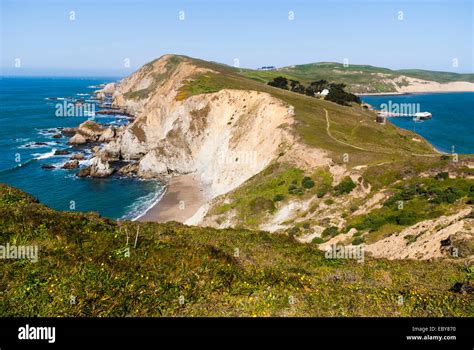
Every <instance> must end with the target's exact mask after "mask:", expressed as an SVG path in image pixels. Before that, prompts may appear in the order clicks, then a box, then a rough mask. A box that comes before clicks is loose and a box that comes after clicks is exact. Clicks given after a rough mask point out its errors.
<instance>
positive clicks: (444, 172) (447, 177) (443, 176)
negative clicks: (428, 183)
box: [434, 171, 449, 180]
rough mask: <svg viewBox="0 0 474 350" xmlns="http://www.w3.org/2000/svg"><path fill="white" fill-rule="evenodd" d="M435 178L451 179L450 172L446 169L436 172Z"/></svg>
mask: <svg viewBox="0 0 474 350" xmlns="http://www.w3.org/2000/svg"><path fill="white" fill-rule="evenodd" d="M434 178H435V179H436V180H447V179H449V173H447V172H446V171H442V172H440V173H438V174H436V175H435V177H434Z"/></svg>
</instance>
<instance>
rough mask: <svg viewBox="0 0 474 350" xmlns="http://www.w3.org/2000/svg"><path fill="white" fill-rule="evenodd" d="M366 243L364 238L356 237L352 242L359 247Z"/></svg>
mask: <svg viewBox="0 0 474 350" xmlns="http://www.w3.org/2000/svg"><path fill="white" fill-rule="evenodd" d="M364 242H365V240H364V237H356V238H354V240H353V241H352V245H359V244H362V243H364Z"/></svg>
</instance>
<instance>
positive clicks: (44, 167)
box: [41, 164, 56, 169]
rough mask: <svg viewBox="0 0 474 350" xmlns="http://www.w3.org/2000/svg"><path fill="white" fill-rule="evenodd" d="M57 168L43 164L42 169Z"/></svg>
mask: <svg viewBox="0 0 474 350" xmlns="http://www.w3.org/2000/svg"><path fill="white" fill-rule="evenodd" d="M55 168H56V167H55V166H54V165H51V164H43V165H42V166H41V169H55Z"/></svg>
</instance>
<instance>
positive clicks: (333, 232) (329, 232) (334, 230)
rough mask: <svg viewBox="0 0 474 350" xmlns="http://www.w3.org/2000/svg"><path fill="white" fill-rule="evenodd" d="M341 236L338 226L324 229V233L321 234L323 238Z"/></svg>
mask: <svg viewBox="0 0 474 350" xmlns="http://www.w3.org/2000/svg"><path fill="white" fill-rule="evenodd" d="M338 234H339V230H338V229H337V227H336V226H330V227H327V228H325V229H324V231H323V233H321V236H322V237H328V236H331V237H335V236H337V235H338Z"/></svg>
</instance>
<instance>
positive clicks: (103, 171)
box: [90, 157, 114, 177]
mask: <svg viewBox="0 0 474 350" xmlns="http://www.w3.org/2000/svg"><path fill="white" fill-rule="evenodd" d="M90 168H91V169H90V176H91V177H107V176H110V175H112V174H113V172H114V168H112V167H111V166H110V164H109V162H107V161H105V160H102V158H100V157H94V158H92V159H91V167H90Z"/></svg>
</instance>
